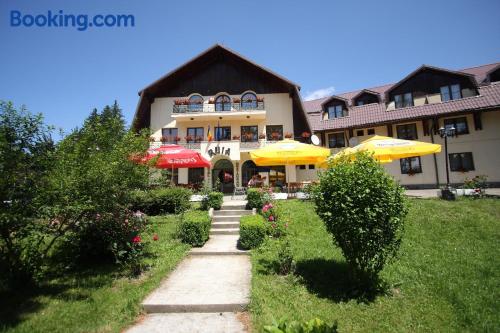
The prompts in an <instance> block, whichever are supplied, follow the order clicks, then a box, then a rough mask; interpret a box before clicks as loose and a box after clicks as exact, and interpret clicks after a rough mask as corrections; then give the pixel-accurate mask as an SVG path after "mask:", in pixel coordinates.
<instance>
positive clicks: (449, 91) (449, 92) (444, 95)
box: [440, 84, 462, 102]
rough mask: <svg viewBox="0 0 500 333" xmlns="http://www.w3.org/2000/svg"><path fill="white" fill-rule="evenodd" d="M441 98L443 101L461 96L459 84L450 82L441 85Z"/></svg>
mask: <svg viewBox="0 0 500 333" xmlns="http://www.w3.org/2000/svg"><path fill="white" fill-rule="evenodd" d="M440 90H441V100H442V101H443V102H446V101H449V100H453V99H459V98H462V93H461V91H460V85H459V84H452V85H451V86H443V87H441V89H440Z"/></svg>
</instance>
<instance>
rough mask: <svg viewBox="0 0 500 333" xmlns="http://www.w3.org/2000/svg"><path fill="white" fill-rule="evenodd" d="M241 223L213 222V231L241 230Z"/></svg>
mask: <svg viewBox="0 0 500 333" xmlns="http://www.w3.org/2000/svg"><path fill="white" fill-rule="evenodd" d="M239 227H240V223H239V222H212V229H226V228H239Z"/></svg>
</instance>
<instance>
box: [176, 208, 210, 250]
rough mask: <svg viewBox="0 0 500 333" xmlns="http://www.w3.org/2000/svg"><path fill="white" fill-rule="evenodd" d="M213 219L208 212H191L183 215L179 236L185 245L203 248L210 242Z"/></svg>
mask: <svg viewBox="0 0 500 333" xmlns="http://www.w3.org/2000/svg"><path fill="white" fill-rule="evenodd" d="M210 225H211V219H210V216H208V212H206V211H201V210H190V211H187V212H185V213H184V214H183V215H182V221H181V225H180V229H179V236H180V238H181V240H182V242H183V243H188V244H191V245H193V246H203V244H205V242H206V241H207V240H208V235H209V232H210Z"/></svg>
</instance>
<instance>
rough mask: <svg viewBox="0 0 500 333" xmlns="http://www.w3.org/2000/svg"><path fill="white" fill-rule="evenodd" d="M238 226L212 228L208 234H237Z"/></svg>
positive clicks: (238, 232) (238, 231)
mask: <svg viewBox="0 0 500 333" xmlns="http://www.w3.org/2000/svg"><path fill="white" fill-rule="evenodd" d="M239 234H240V228H224V229H212V230H210V235H239Z"/></svg>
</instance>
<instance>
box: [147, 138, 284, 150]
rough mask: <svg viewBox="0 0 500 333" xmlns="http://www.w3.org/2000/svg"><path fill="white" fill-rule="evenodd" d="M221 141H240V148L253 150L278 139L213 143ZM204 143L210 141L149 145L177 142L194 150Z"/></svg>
mask: <svg viewBox="0 0 500 333" xmlns="http://www.w3.org/2000/svg"><path fill="white" fill-rule="evenodd" d="M216 142H219V143H220V144H224V142H231V143H239V148H240V150H242V151H246V150H252V149H258V148H262V147H265V146H267V145H270V144H272V143H276V141H268V140H265V139H260V140H258V141H247V142H241V141H239V140H228V141H211V143H212V144H213V143H216ZM202 143H208V141H201V142H186V141H184V140H183V141H178V142H177V143H174V142H172V143H169V142H160V141H154V142H150V144H149V147H150V148H159V147H161V146H162V145H168V144H177V145H179V146H183V147H186V148H188V149H192V150H201V145H202Z"/></svg>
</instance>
